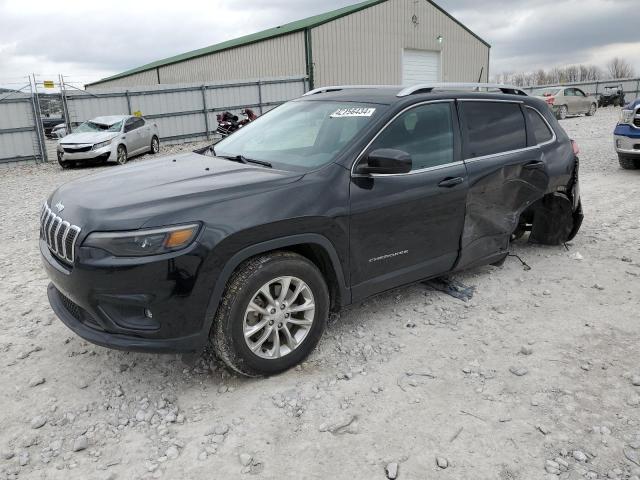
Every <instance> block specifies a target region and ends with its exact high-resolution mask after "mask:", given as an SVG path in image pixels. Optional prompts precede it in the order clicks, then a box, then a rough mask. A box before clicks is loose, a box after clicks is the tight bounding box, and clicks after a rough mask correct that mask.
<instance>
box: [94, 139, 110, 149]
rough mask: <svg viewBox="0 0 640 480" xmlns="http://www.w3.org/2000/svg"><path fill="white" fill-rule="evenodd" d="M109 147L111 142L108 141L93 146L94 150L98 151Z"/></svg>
mask: <svg viewBox="0 0 640 480" xmlns="http://www.w3.org/2000/svg"><path fill="white" fill-rule="evenodd" d="M109 145H111V140H107V141H106V142H100V143H96V144H95V145H94V146H93V149H94V150H98V149H99V148H102V147H108V146H109Z"/></svg>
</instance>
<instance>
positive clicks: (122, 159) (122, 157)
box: [116, 145, 128, 165]
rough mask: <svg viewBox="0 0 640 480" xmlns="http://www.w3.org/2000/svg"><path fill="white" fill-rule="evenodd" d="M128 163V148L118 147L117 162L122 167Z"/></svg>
mask: <svg viewBox="0 0 640 480" xmlns="http://www.w3.org/2000/svg"><path fill="white" fill-rule="evenodd" d="M127 161H128V158H127V148H126V147H125V146H124V145H118V150H117V151H116V162H118V163H119V164H120V165H124V164H125V163H127Z"/></svg>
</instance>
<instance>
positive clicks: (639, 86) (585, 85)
mask: <svg viewBox="0 0 640 480" xmlns="http://www.w3.org/2000/svg"><path fill="white" fill-rule="evenodd" d="M618 85H621V86H622V89H623V90H624V93H625V98H626V101H627V102H630V101H632V100H634V99H636V98H638V97H640V78H624V79H613V80H597V81H590V82H575V83H554V84H550V85H536V86H535V87H531V86H528V87H521V88H522V89H523V90H524V91H525V92H527V93H531V92H532V91H533V90H537V89H539V88H553V87H563V88H566V87H577V88H579V89H581V90H582V91H584V92H585V93H587V94H589V95H594V96H595V97H596V98H599V97H600V95H602V93H603V92H604V89H605V87H608V86H612V87H616V86H618Z"/></svg>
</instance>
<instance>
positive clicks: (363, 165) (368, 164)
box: [356, 148, 413, 175]
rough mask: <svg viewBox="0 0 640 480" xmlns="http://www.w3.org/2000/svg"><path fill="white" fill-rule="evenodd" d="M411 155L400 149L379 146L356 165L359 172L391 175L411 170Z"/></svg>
mask: <svg viewBox="0 0 640 480" xmlns="http://www.w3.org/2000/svg"><path fill="white" fill-rule="evenodd" d="M412 165H413V162H412V161H411V155H409V154H408V153H407V152H403V151H402V150H395V149H392V148H380V149H378V150H374V151H373V152H371V153H370V154H369V155H367V156H366V157H365V158H364V159H363V161H362V162H360V163H359V164H358V166H357V167H356V173H359V174H365V175H366V174H382V175H391V174H398V173H407V172H410V171H411V167H412Z"/></svg>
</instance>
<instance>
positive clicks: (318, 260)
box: [40, 85, 582, 375]
mask: <svg viewBox="0 0 640 480" xmlns="http://www.w3.org/2000/svg"><path fill="white" fill-rule="evenodd" d="M482 86H483V87H484V88H486V91H483V92H480V91H474V90H478V88H475V89H472V88H467V87H469V86H466V85H456V86H443V85H431V86H424V85H423V86H417V87H412V88H406V89H404V90H403V89H401V87H397V88H391V87H384V88H374V87H331V88H325V89H318V90H314V91H312V92H309V93H308V94H306V95H305V96H303V97H302V98H299V99H297V100H295V101H292V102H289V103H286V104H284V105H282V106H280V107H278V108H276V109H274V110H272V111H271V112H269V113H268V114H266V115H264V116H263V117H261V118H259V119H258V120H256V121H255V122H253V123H251V124H249V125H248V126H246V127H244V128H243V129H241V130H239V131H238V132H236V133H234V134H233V135H231V136H230V137H228V138H226V139H224V140H222V141H221V142H219V143H217V144H216V145H215V146H212V147H209V148H207V149H204V150H201V151H199V152H193V153H185V154H179V155H170V156H167V157H164V158H161V159H158V160H154V161H145V162H141V163H139V164H135V165H131V166H129V167H127V168H124V169H121V170H120V169H119V170H110V171H108V172H104V173H100V174H97V175H92V176H88V177H85V178H82V179H79V180H75V181H73V182H70V183H68V184H65V185H63V186H61V187H60V188H58V189H57V190H56V191H55V192H54V193H53V194H52V195H51V196H50V197H49V199H48V201H47V202H46V204H45V205H44V207H43V210H42V215H41V241H40V250H41V253H42V256H43V259H44V265H45V267H46V270H47V273H48V275H49V276H50V278H51V284H50V286H49V292H48V293H49V301H50V303H51V306H52V308H53V310H54V311H55V312H56V314H57V315H58V316H59V317H60V319H61V320H62V321H63V322H64V323H65V324H66V325H67V326H68V327H69V328H70V329H71V330H73V331H74V332H76V333H77V334H78V335H80V336H81V337H83V338H85V339H87V340H89V341H91V342H94V343H97V344H99V345H103V346H107V347H113V348H120V349H126V350H139V351H154V352H198V351H199V350H201V349H202V348H203V347H205V345H206V344H207V343H208V342H209V341H211V342H212V344H213V348H214V350H215V352H216V354H217V355H218V356H219V357H220V358H221V359H222V360H223V361H224V362H225V363H226V364H227V365H228V366H230V367H231V368H233V369H235V370H237V371H238V372H241V373H243V374H247V375H259V374H271V373H275V372H279V371H282V370H285V369H287V368H289V367H291V366H293V365H295V364H297V363H298V362H300V361H302V360H303V359H304V358H305V357H306V356H307V355H308V354H309V352H310V351H311V350H312V349H313V348H314V346H315V345H316V344H317V343H318V341H319V339H320V336H321V335H322V332H323V330H324V327H325V323H326V320H327V316H328V315H329V312H331V311H335V310H337V309H339V308H340V307H343V306H345V305H349V304H351V303H354V302H358V301H360V300H362V299H363V298H365V297H368V296H371V295H375V294H377V293H380V292H383V291H385V290H389V289H392V288H395V287H398V286H400V285H405V284H410V283H412V282H416V281H419V280H422V279H426V278H429V277H435V276H438V275H442V274H445V273H447V272H451V271H457V270H461V269H467V268H471V267H474V266H477V265H482V264H489V263H496V262H500V261H501V260H503V259H504V258H505V256H506V255H507V252H508V250H509V243H510V241H512V240H513V239H514V238H515V237H517V236H519V235H521V234H523V233H524V232H525V231H530V236H529V238H530V240H533V241H536V242H540V243H546V244H560V243H562V242H565V241H567V240H569V239H571V238H572V237H573V236H574V235H575V234H576V232H577V230H578V229H579V227H580V223H581V221H582V209H581V205H580V196H579V189H578V159H577V152H576V150H575V149H574V148H575V146H574V145H573V143H572V141H571V140H570V139H569V138H568V137H567V135H566V133H565V132H564V130H563V129H562V128H561V127H560V125H559V124H558V122H557V121H556V119H555V118H554V116H553V115H552V114H551V111H550V110H549V108H548V107H547V106H546V105H545V103H544V102H543V101H542V100H537V99H535V98H532V97H528V96H526V95H525V94H524V93H522V92H521V91H519V90H516V89H514V88H507V87H502V86H493V87H489V86H487V85H482ZM476 87H477V86H476ZM492 90H495V91H492Z"/></svg>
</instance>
